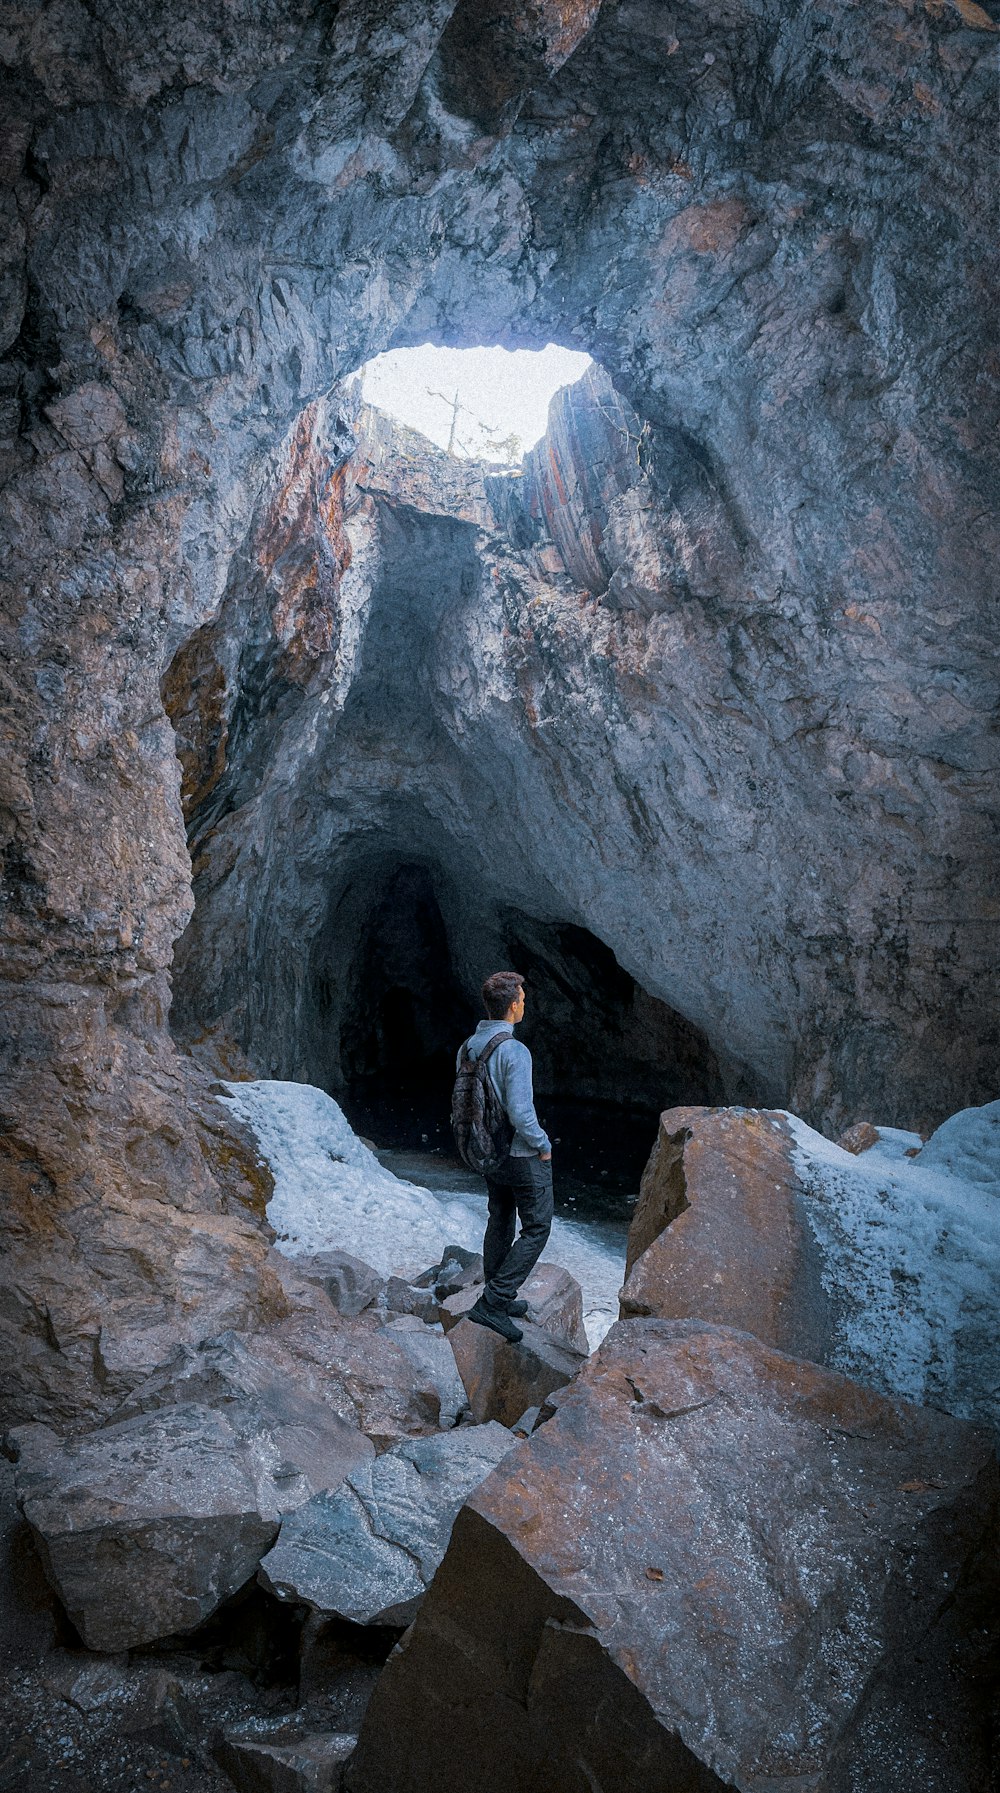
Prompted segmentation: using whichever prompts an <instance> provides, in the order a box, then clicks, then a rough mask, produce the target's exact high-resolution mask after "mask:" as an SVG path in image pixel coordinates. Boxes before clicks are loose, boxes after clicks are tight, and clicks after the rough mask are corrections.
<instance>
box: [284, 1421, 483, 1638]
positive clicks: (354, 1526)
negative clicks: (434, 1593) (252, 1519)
mask: <svg viewBox="0 0 1000 1793" xmlns="http://www.w3.org/2000/svg"><path fill="white" fill-rule="evenodd" d="M516 1442H517V1441H516V1440H515V1439H514V1438H513V1437H512V1436H511V1434H510V1432H509V1431H508V1430H507V1429H506V1427H505V1426H500V1425H494V1424H488V1425H484V1426H462V1427H460V1428H459V1429H458V1430H456V1431H453V1432H450V1433H445V1434H442V1435H441V1436H440V1437H437V1438H423V1439H418V1440H415V1441H414V1442H413V1443H409V1444H406V1445H397V1446H396V1448H395V1449H394V1450H391V1451H387V1452H386V1453H385V1454H384V1455H383V1456H381V1457H379V1458H378V1460H377V1462H376V1463H374V1464H372V1465H369V1466H367V1467H366V1468H364V1469H363V1470H361V1471H360V1472H354V1473H352V1474H350V1475H349V1476H348V1477H347V1478H346V1479H345V1481H344V1482H343V1484H342V1485H341V1487H340V1488H339V1489H337V1490H335V1491H334V1492H332V1493H330V1494H327V1495H319V1496H317V1498H316V1499H315V1500H311V1501H309V1502H308V1503H307V1505H306V1506H304V1507H303V1508H302V1509H301V1510H300V1511H299V1512H298V1513H296V1514H294V1515H292V1516H290V1517H289V1519H288V1520H286V1521H285V1522H284V1523H283V1524H282V1528H281V1535H280V1537H279V1538H278V1541H277V1543H276V1544H275V1546H274V1548H273V1549H272V1550H270V1551H269V1552H268V1554H267V1556H266V1557H265V1558H264V1560H263V1562H262V1563H261V1566H260V1571H259V1574H260V1579H261V1581H262V1582H263V1584H264V1586H265V1587H267V1588H269V1589H270V1590H271V1591H272V1592H273V1593H275V1594H277V1595H278V1597H279V1598H280V1599H283V1600H294V1601H298V1602H303V1603H305V1604H306V1605H308V1606H311V1607H313V1608H315V1609H316V1610H317V1611H319V1612H323V1613H336V1614H339V1615H340V1617H342V1618H345V1619H350V1620H351V1621H352V1622H353V1623H355V1624H359V1625H408V1624H410V1622H411V1620H412V1619H413V1616H414V1614H415V1613H416V1611H417V1609H418V1607H419V1605H420V1603H421V1601H422V1599H423V1597H424V1593H425V1590H426V1588H427V1586H428V1585H429V1583H430V1581H431V1579H432V1578H433V1575H434V1573H435V1570H436V1569H437V1566H438V1564H439V1562H440V1561H441V1558H442V1557H443V1555H444V1553H445V1550H446V1548H447V1544H448V1539H449V1537H450V1535H451V1528H452V1525H453V1524H454V1520H455V1515H456V1513H457V1512H458V1510H459V1508H460V1507H461V1506H462V1504H463V1502H464V1501H465V1500H466V1499H467V1498H468V1496H469V1494H470V1493H471V1492H472V1490H473V1488H475V1487H477V1486H478V1485H479V1483H480V1482H481V1481H482V1480H483V1478H484V1476H487V1475H489V1474H490V1472H491V1470H493V1469H494V1468H495V1467H496V1465H497V1464H498V1463H500V1462H501V1461H502V1459H503V1458H504V1457H505V1456H506V1455H507V1452H508V1451H510V1450H512V1449H513V1448H514V1445H515V1444H516Z"/></svg>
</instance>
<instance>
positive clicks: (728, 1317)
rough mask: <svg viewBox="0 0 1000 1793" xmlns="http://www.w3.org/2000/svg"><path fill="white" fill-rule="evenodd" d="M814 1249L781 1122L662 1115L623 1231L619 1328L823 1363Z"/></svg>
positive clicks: (732, 1114) (679, 1112) (825, 1348)
mask: <svg viewBox="0 0 1000 1793" xmlns="http://www.w3.org/2000/svg"><path fill="white" fill-rule="evenodd" d="M815 1255H816V1254H815V1249H814V1247H813V1246H812V1242H811V1236H810V1235H809V1234H808V1229H807V1228H805V1227H804V1226H803V1220H802V1215H801V1185H800V1180H799V1177H798V1174H797V1171H796V1169H795V1165H794V1162H793V1159H792V1138H791V1134H790V1132H789V1129H788V1125H787V1122H786V1120H785V1118H784V1116H783V1115H781V1114H778V1113H772V1112H769V1111H767V1110H763V1109H762V1110H757V1109H743V1108H707V1109H706V1108H671V1109H668V1110H667V1112H666V1113H665V1114H662V1115H661V1116H660V1126H659V1132H658V1134H657V1139H656V1144H655V1145H654V1147H653V1150H652V1153H651V1155H650V1158H649V1162H648V1164H647V1165H646V1169H645V1171H644V1172H643V1177H642V1183H641V1184H640V1187H639V1200H638V1203H637V1205H636V1210H635V1214H634V1215H633V1218H632V1224H631V1226H630V1228H629V1235H628V1248H627V1253H626V1259H625V1285H624V1288H623V1289H622V1293H621V1315H622V1318H623V1319H628V1318H630V1317H634V1316H639V1315H650V1316H655V1317H657V1318H661V1319H687V1318H696V1319H701V1320H712V1321H716V1322H718V1323H719V1324H720V1325H728V1326H735V1327H738V1328H739V1329H740V1330H741V1331H745V1332H752V1333H754V1334H755V1335H756V1337H757V1338H759V1339H763V1340H764V1341H765V1342H766V1343H767V1344H772V1345H777V1346H778V1348H779V1349H780V1350H782V1351H789V1352H791V1353H792V1354H793V1355H794V1356H797V1357H809V1358H813V1359H815V1360H817V1361H820V1362H822V1361H824V1360H825V1359H826V1358H827V1357H828V1355H829V1351H830V1347H831V1342H832V1341H831V1339H830V1338H829V1336H828V1331H827V1328H826V1326H825V1324H824V1316H823V1304H822V1301H821V1300H820V1301H819V1302H817V1300H816V1299H815V1297H816V1296H817V1294H818V1293H820V1292H819V1291H818V1290H817V1289H816V1286H815V1284H816V1267H815V1265H814V1261H813V1260H814V1259H815Z"/></svg>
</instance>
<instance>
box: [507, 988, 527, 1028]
mask: <svg viewBox="0 0 1000 1793" xmlns="http://www.w3.org/2000/svg"><path fill="white" fill-rule="evenodd" d="M509 1018H510V1020H511V1021H513V1022H515V1023H516V1022H518V1021H523V1020H524V989H523V987H519V988H518V992H517V995H516V996H515V998H514V1001H513V1004H512V1005H511V1010H510V1017H509Z"/></svg>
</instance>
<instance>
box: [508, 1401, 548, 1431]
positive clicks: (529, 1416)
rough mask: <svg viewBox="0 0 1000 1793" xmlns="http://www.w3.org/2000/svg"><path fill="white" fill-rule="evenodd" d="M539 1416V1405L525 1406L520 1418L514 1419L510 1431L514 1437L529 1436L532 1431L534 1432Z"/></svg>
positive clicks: (540, 1414)
mask: <svg viewBox="0 0 1000 1793" xmlns="http://www.w3.org/2000/svg"><path fill="white" fill-rule="evenodd" d="M541 1417H542V1409H541V1408H540V1407H527V1408H526V1409H525V1411H524V1412H523V1413H522V1415H521V1417H520V1419H518V1420H515V1421H514V1424H513V1425H512V1426H511V1431H512V1432H513V1434H514V1437H515V1438H530V1437H531V1434H532V1432H534V1431H535V1429H536V1427H537V1426H538V1425H539V1424H540V1422H541Z"/></svg>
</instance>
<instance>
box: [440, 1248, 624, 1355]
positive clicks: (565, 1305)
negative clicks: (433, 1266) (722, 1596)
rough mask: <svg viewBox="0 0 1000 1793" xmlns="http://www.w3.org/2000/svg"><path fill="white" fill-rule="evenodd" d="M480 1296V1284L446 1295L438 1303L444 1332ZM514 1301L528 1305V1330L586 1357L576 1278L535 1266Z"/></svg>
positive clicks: (548, 1266)
mask: <svg viewBox="0 0 1000 1793" xmlns="http://www.w3.org/2000/svg"><path fill="white" fill-rule="evenodd" d="M481 1294H482V1284H481V1283H479V1284H477V1285H472V1286H470V1287H469V1288H466V1289H462V1290H460V1291H459V1293H458V1294H456V1295H450V1296H449V1297H448V1299H447V1300H446V1301H443V1302H442V1303H441V1309H440V1313H441V1320H442V1323H443V1325H444V1329H445V1332H450V1331H451V1328H452V1327H453V1326H457V1325H458V1322H459V1320H461V1319H462V1318H463V1317H464V1315H465V1314H467V1313H468V1311H469V1309H470V1307H472V1306H474V1304H475V1302H476V1301H477V1300H478V1299H479V1296H480V1295H481ZM518 1298H519V1299H520V1300H522V1301H526V1302H527V1303H528V1312H527V1315H526V1318H527V1320H528V1321H529V1323H530V1324H531V1325H532V1326H538V1327H540V1328H541V1330H542V1331H543V1332H548V1333H551V1335H552V1337H553V1338H554V1339H557V1340H558V1341H559V1343H560V1344H563V1345H568V1346H569V1348H570V1350H571V1351H582V1352H584V1353H586V1352H588V1351H589V1350H590V1344H589V1341H588V1339H587V1333H586V1330H585V1328H584V1324H583V1290H582V1289H581V1287H580V1285H579V1283H578V1282H577V1280H576V1277H575V1276H571V1275H570V1273H569V1271H568V1270H564V1269H563V1268H562V1266H561V1265H560V1264H536V1265H535V1268H534V1270H533V1271H532V1272H531V1275H530V1276H529V1277H528V1280H527V1282H526V1283H525V1284H524V1286H523V1287H522V1288H520V1289H519V1290H518ZM518 1324H519V1325H520V1324H521V1322H520V1321H519V1322H518Z"/></svg>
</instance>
